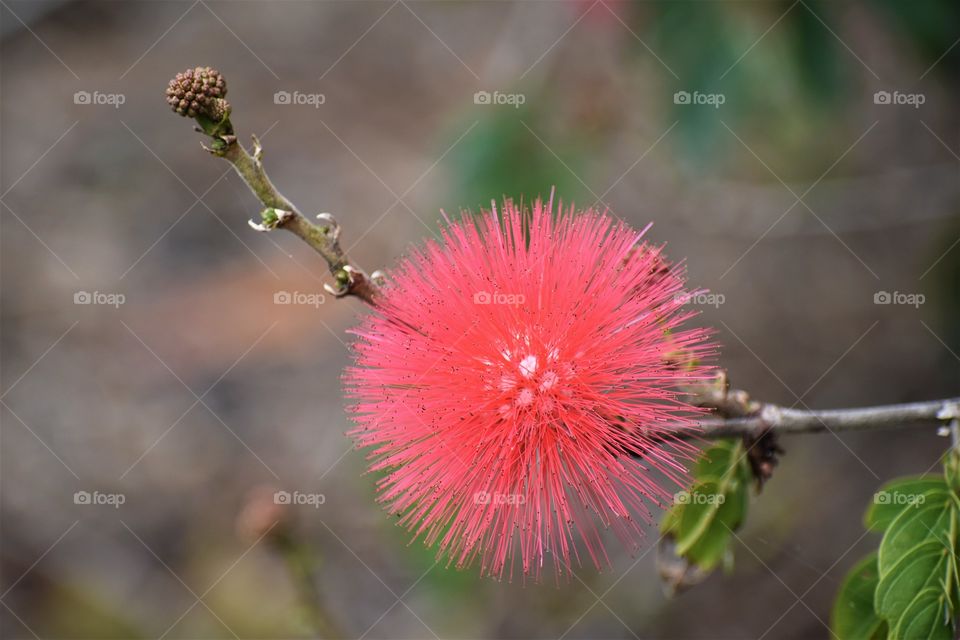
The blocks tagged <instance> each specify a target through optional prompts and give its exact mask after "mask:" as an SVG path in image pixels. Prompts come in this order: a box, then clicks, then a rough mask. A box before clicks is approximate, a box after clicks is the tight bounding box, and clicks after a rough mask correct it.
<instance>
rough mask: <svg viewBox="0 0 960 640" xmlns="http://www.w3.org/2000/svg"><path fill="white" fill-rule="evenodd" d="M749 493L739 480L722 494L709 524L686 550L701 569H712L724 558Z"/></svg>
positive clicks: (745, 510) (747, 500) (688, 556)
mask: <svg viewBox="0 0 960 640" xmlns="http://www.w3.org/2000/svg"><path fill="white" fill-rule="evenodd" d="M748 502H749V494H748V493H747V490H746V487H744V486H742V485H741V483H740V482H739V480H738V481H737V483H736V486H733V485H731V487H730V490H729V491H727V492H726V493H725V494H724V502H723V504H721V505H720V508H719V509H717V513H716V515H715V516H714V519H713V520H712V521H711V523H710V526H709V527H708V528H707V530H706V531H704V532H703V534H702V535H701V536H700V538H699V539H698V540H697V541H696V543H694V544H693V545H692V546H691V547H690V549H689V550H688V552H687V558H689V560H690V561H691V562H693V563H695V564H696V565H698V566H699V567H700V568H701V569H703V570H705V571H712V570H713V569H714V568H715V567H716V566H717V565H718V564H720V562H721V561H722V560H723V559H724V556H725V555H726V553H727V549H728V547H729V545H730V538H731V537H733V531H734V530H735V529H737V528H738V527H739V526H740V525H741V524H742V523H743V520H744V518H745V517H746V514H747V504H748Z"/></svg>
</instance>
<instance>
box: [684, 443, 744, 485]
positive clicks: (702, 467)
mask: <svg viewBox="0 0 960 640" xmlns="http://www.w3.org/2000/svg"><path fill="white" fill-rule="evenodd" d="M742 455H743V445H742V444H741V443H740V441H738V440H721V441H720V442H718V443H717V444H715V445H713V446H712V447H710V448H709V449H707V450H706V451H704V452H703V455H701V456H700V460H699V461H698V462H697V467H696V470H695V471H694V475H695V476H696V478H697V480H701V481H702V480H706V479H712V480H716V481H717V482H719V481H721V480H722V479H723V477H724V476H725V475H727V472H728V471H729V470H730V467H731V466H732V465H734V464H735V463H736V462H737V457H739V456H742Z"/></svg>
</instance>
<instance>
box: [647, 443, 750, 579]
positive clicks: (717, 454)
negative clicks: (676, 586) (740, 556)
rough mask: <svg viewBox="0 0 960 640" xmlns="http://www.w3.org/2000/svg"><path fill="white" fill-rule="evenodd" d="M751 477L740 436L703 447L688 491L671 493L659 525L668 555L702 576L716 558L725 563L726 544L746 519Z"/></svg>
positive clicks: (728, 557) (727, 555)
mask: <svg viewBox="0 0 960 640" xmlns="http://www.w3.org/2000/svg"><path fill="white" fill-rule="evenodd" d="M752 478H753V476H752V472H751V470H750V464H749V461H748V460H747V457H746V452H745V450H744V446H743V442H742V441H741V440H735V439H733V440H720V441H718V443H717V444H715V445H713V446H712V447H710V448H709V449H707V450H706V451H705V452H704V453H703V455H702V456H701V458H700V460H699V461H698V463H697V466H696V468H695V470H694V482H693V485H692V487H691V489H690V490H689V491H681V492H679V493H677V494H676V496H675V500H674V503H675V504H674V506H673V507H672V508H671V509H670V510H669V511H668V512H667V514H666V516H665V517H664V519H663V521H662V523H661V526H660V529H661V533H663V535H664V538H665V539H668V541H669V543H670V545H671V546H670V550H671V553H672V554H675V555H676V556H677V557H678V558H680V559H681V560H682V561H684V562H685V564H687V565H692V566H693V567H695V568H696V570H697V573H698V574H702V575H705V574H706V573H709V572H710V571H713V570H714V569H715V568H716V567H717V566H718V565H719V564H720V563H721V562H724V563H725V564H727V565H729V564H730V562H731V558H732V556H731V554H730V542H731V539H732V537H733V532H734V531H735V530H736V529H737V528H738V527H739V526H740V525H741V524H742V523H743V521H744V519H745V518H746V515H747V503H748V502H749V486H750V483H751V481H752ZM663 550H664V547H663V546H662V547H661V551H663ZM664 577H665V578H667V579H669V578H668V576H666V575H665V576H664Z"/></svg>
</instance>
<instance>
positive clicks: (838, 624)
mask: <svg viewBox="0 0 960 640" xmlns="http://www.w3.org/2000/svg"><path fill="white" fill-rule="evenodd" d="M879 580H880V574H879V572H878V571H877V552H876V551H874V552H872V553H871V554H870V555H868V556H867V557H866V558H864V559H863V560H861V561H860V562H858V563H857V564H856V565H855V566H854V567H853V569H851V570H850V573H848V574H847V577H846V578H844V581H843V584H842V585H841V586H840V593H839V594H838V595H837V600H836V602H835V603H834V605H833V612H832V613H831V615H830V628H831V629H832V630H833V634H834V635H835V636H836V637H838V638H841V640H881V639H882V638H886V637H887V623H886V622H885V621H884V619H883V618H881V617H880V616H879V615H878V614H877V612H876V611H875V610H874V608H873V596H874V592H875V591H876V589H877V582H878V581H879Z"/></svg>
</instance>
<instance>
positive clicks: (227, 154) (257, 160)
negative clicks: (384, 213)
mask: <svg viewBox="0 0 960 640" xmlns="http://www.w3.org/2000/svg"><path fill="white" fill-rule="evenodd" d="M252 137H253V154H252V155H251V154H250V153H248V152H247V150H246V149H244V148H243V145H241V144H240V143H239V142H238V141H237V139H236V137H235V136H230V137H225V138H221V139H220V140H221V142H222V144H221V145H215V146H214V147H213V148H211V149H208V150H209V151H210V152H211V153H212V154H214V155H216V156H218V157H221V158H224V159H225V160H227V161H229V162H230V164H232V165H233V168H234V169H235V170H236V172H237V174H238V175H239V176H240V177H241V178H242V179H243V181H244V182H246V183H247V186H248V187H250V190H251V191H252V192H253V194H254V195H255V196H257V198H258V199H259V200H260V202H261V203H263V205H264V206H265V207H266V209H264V211H263V212H262V213H261V218H262V220H261V222H259V223H254V222H252V221H251V223H250V226H252V227H253V228H254V229H256V230H257V231H272V230H273V229H285V230H287V231H289V232H291V233H293V234H294V235H296V236H298V237H300V238H301V239H302V240H303V241H304V242H306V243H307V244H308V245H310V247H311V248H313V249H314V251H316V252H317V253H319V254H320V255H321V256H322V257H323V259H324V260H326V262H327V264H328V265H329V267H330V273H332V274H333V277H334V279H335V280H336V282H337V285H338V286H337V288H333V287H329V286H328V287H327V290H328V291H329V292H330V293H332V294H333V295H335V296H336V297H338V298H339V297H343V296H347V295H353V296H356V297H358V298H360V299H361V300H363V301H364V302H366V303H367V304H370V305H375V304H376V303H375V299H376V294H377V286H376V284H375V283H374V281H373V279H372V278H371V276H368V275H367V274H366V273H364V272H363V270H362V269H360V268H359V267H357V266H356V265H354V264H352V263H351V262H350V258H349V257H347V254H346V252H345V251H344V250H343V249H342V248H341V246H340V225H339V224H338V223H337V221H336V220H335V219H334V218H333V216H331V215H330V214H328V213H321V214H320V215H318V216H317V217H318V218H319V219H320V220H322V221H323V224H321V225H315V224H313V223H312V222H310V220H308V219H307V218H306V216H304V215H303V214H302V213H300V211H299V210H298V209H297V208H296V207H295V206H294V205H293V203H291V202H290V201H289V200H288V199H287V198H286V197H284V196H283V194H281V193H280V192H279V191H278V190H277V188H276V187H275V186H273V183H272V182H271V181H270V178H269V177H268V176H267V174H266V172H265V171H264V169H263V162H262V158H263V147H262V146H260V141H259V140H257V137H256V136H252ZM374 275H376V274H374Z"/></svg>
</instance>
